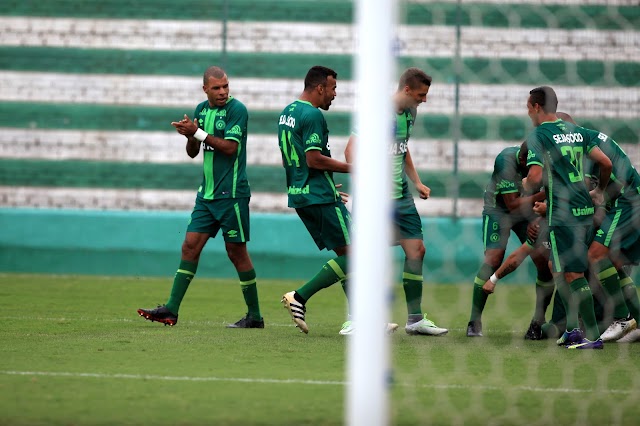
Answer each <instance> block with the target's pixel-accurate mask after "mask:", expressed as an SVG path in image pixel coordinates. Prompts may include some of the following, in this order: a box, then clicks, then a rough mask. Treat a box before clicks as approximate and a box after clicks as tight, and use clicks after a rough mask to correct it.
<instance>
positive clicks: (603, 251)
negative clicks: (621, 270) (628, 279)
mask: <svg viewBox="0 0 640 426" xmlns="http://www.w3.org/2000/svg"><path fill="white" fill-rule="evenodd" d="M587 256H588V258H589V262H590V263H595V262H599V261H601V260H603V259H606V258H607V257H609V249H608V248H607V247H605V246H604V245H602V244H600V243H597V242H593V243H592V244H591V246H589V252H588V254H587Z"/></svg>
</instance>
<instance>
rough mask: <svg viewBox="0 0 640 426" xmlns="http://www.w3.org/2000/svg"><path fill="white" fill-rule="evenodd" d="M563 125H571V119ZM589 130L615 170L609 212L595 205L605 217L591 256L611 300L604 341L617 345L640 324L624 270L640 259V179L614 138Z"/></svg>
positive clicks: (593, 268)
mask: <svg viewBox="0 0 640 426" xmlns="http://www.w3.org/2000/svg"><path fill="white" fill-rule="evenodd" d="M565 121H572V120H571V118H570V117H568V118H565ZM587 131H588V133H589V135H590V136H591V139H592V140H593V141H595V142H596V143H597V145H598V147H599V148H600V149H601V150H602V152H604V153H605V155H607V157H609V159H610V160H611V163H612V166H613V171H612V173H611V179H610V181H609V184H608V185H607V188H606V195H607V199H608V203H607V204H609V205H610V208H609V209H606V206H605V205H602V206H597V208H598V213H597V215H599V216H601V217H600V218H598V219H597V220H596V222H597V231H596V234H595V237H594V240H593V242H592V243H591V245H590V246H589V252H588V256H589V265H590V267H591V272H592V274H591V276H592V277H594V278H595V279H597V280H598V281H599V283H600V284H601V286H602V288H603V289H604V291H605V296H606V297H605V299H606V300H607V302H605V311H604V318H603V321H604V322H605V327H606V326H607V325H608V327H607V329H606V330H605V331H604V332H603V333H602V335H601V339H602V340H603V341H605V342H607V341H618V340H620V339H622V338H623V337H624V336H625V335H627V334H628V333H629V332H631V331H633V330H634V329H635V328H636V326H637V320H640V300H639V299H638V293H637V290H636V287H635V284H634V283H633V280H631V277H629V276H627V275H626V272H625V270H624V269H623V266H624V265H625V264H629V263H632V262H634V261H637V260H640V259H638V257H637V250H634V248H635V247H637V246H638V243H639V242H640V241H638V240H639V238H640V221H639V219H638V215H637V214H634V212H637V211H638V207H640V175H639V174H638V172H637V171H636V169H635V168H634V167H633V165H632V164H631V161H630V160H629V157H628V156H627V155H626V153H625V152H624V150H623V149H622V148H621V147H620V146H619V145H618V144H617V143H616V142H615V141H614V140H613V139H611V138H610V137H609V136H607V135H605V134H604V133H601V132H598V131H596V130H591V129H587ZM591 174H593V173H591ZM602 216H603V217H602ZM611 305H612V306H611ZM611 311H612V312H611Z"/></svg>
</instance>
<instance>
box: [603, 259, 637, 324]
mask: <svg viewBox="0 0 640 426" xmlns="http://www.w3.org/2000/svg"><path fill="white" fill-rule="evenodd" d="M596 268H597V270H598V280H599V281H600V284H601V285H602V288H604V290H605V292H606V294H607V298H608V299H609V301H607V304H606V307H605V313H606V312H611V308H613V318H607V321H606V322H608V323H611V322H612V320H613V319H620V318H626V317H627V316H628V315H629V309H627V304H626V303H625V300H624V296H623V295H622V289H621V285H620V278H619V277H618V271H616V268H615V267H614V266H613V264H612V263H611V260H609V259H603V260H601V261H599V262H598V263H597V265H596ZM607 307H610V308H609V309H607ZM609 315H610V314H609ZM609 319H611V321H609Z"/></svg>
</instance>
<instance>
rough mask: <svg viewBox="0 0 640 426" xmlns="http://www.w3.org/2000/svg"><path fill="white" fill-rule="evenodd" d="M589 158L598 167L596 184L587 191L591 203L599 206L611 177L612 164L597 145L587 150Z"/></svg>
mask: <svg viewBox="0 0 640 426" xmlns="http://www.w3.org/2000/svg"><path fill="white" fill-rule="evenodd" d="M589 158H591V160H593V162H594V163H596V164H597V165H598V166H599V167H600V176H599V180H598V186H597V187H596V188H594V189H592V190H591V191H590V192H589V194H590V195H591V200H592V201H593V204H594V205H596V206H599V205H601V204H603V203H604V192H605V190H606V188H607V185H608V184H609V179H610V178H611V171H612V170H613V164H611V160H610V159H609V157H607V156H606V154H605V153H604V152H602V150H601V149H600V148H598V147H594V148H593V149H592V150H591V151H590V152H589Z"/></svg>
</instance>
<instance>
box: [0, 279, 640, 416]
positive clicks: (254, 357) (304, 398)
mask: <svg viewBox="0 0 640 426" xmlns="http://www.w3.org/2000/svg"><path fill="white" fill-rule="evenodd" d="M299 284H300V283H298V282H275V281H259V294H260V298H261V305H262V312H263V315H264V317H265V324H266V327H265V329H264V330H233V329H226V328H225V327H224V326H225V324H227V323H230V322H235V321H236V320H238V319H239V318H240V317H241V316H242V315H243V313H244V304H243V302H242V296H241V292H240V289H239V285H238V284H237V283H236V282H235V281H232V280H209V279H197V280H195V281H194V282H193V284H192V285H191V288H190V289H189V292H188V293H187V296H186V297H185V300H184V302H183V305H182V309H181V311H180V321H179V323H178V324H177V325H176V326H175V327H165V326H162V325H160V324H158V323H151V322H149V321H145V320H143V319H142V318H140V317H139V316H138V315H137V313H136V309H137V308H140V307H145V308H147V307H153V306H155V304H157V303H164V302H165V301H166V298H167V296H168V293H169V290H170V287H171V278H166V279H148V278H105V277H84V276H83V277H80V276H44V275H0V300H1V301H2V310H1V311H0V319H1V320H2V328H1V329H0V357H1V359H2V367H0V370H1V371H0V394H1V395H2V397H1V398H0V424H2V425H337V424H343V423H344V408H345V405H344V398H345V394H346V389H347V385H346V383H345V381H346V379H347V374H346V371H345V364H346V355H347V354H346V347H347V340H346V339H345V337H343V336H340V335H339V334H338V330H339V329H340V325H341V324H342V322H343V320H344V311H345V302H344V296H343V294H342V290H341V289H340V288H339V286H334V287H332V288H329V289H327V290H325V291H322V292H320V293H318V294H317V295H316V296H315V297H314V298H313V299H312V300H311V301H310V302H309V304H308V313H307V320H308V323H309V326H310V333H309V335H304V334H302V333H299V332H298V330H297V329H296V328H294V327H293V323H292V322H291V320H290V318H289V317H288V314H287V312H286V310H285V309H283V308H282V305H281V304H280V303H279V300H280V296H281V295H282V294H283V293H284V292H286V291H289V290H291V289H295V288H297V287H298V285H299ZM395 290H396V291H395V294H396V300H395V303H394V306H393V320H394V321H395V322H398V323H401V324H404V320H405V314H406V312H405V307H404V302H403V298H404V296H403V293H402V289H401V286H399V285H398V286H397V287H396V289H395ZM470 297H471V284H470V283H467V284H461V285H431V284H427V285H425V294H424V299H423V308H424V309H425V310H426V311H427V312H429V314H430V317H432V318H433V319H434V320H435V321H436V323H437V324H438V325H441V326H444V327H448V328H449V329H450V332H449V334H448V335H446V336H443V337H425V336H408V335H406V334H405V333H404V330H403V329H402V328H401V329H400V330H398V332H396V333H395V334H394V335H393V336H392V337H391V348H392V349H391V350H392V372H393V384H392V386H391V387H390V397H391V400H390V408H391V419H390V423H391V424H393V425H426V424H434V425H440V424H441V425H450V424H457V425H462V424H464V425H486V424H492V425H518V424H527V425H552V424H554V425H568V424H580V425H586V424H593V425H596V424H620V425H627V424H637V422H638V418H640V396H639V394H638V389H639V388H640V368H639V366H638V356H639V355H640V345H637V344H630V345H629V344H628V345H623V344H607V345H606V347H605V349H604V350H603V351H568V350H566V349H563V348H559V347H557V346H555V345H554V342H550V341H542V342H531V341H525V340H523V337H522V336H523V334H524V332H525V330H526V328H527V326H528V323H529V320H530V316H531V313H532V309H533V300H534V299H533V298H534V293H533V287H532V286H531V287H529V286H515V285H511V286H508V285H506V286H503V287H499V288H498V290H497V292H496V294H495V295H493V296H491V298H490V300H489V303H488V304H487V309H486V310H485V316H484V321H483V322H484V331H485V337H484V338H478V339H469V338H467V337H466V336H465V327H466V323H467V320H468V314H469V309H470Z"/></svg>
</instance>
